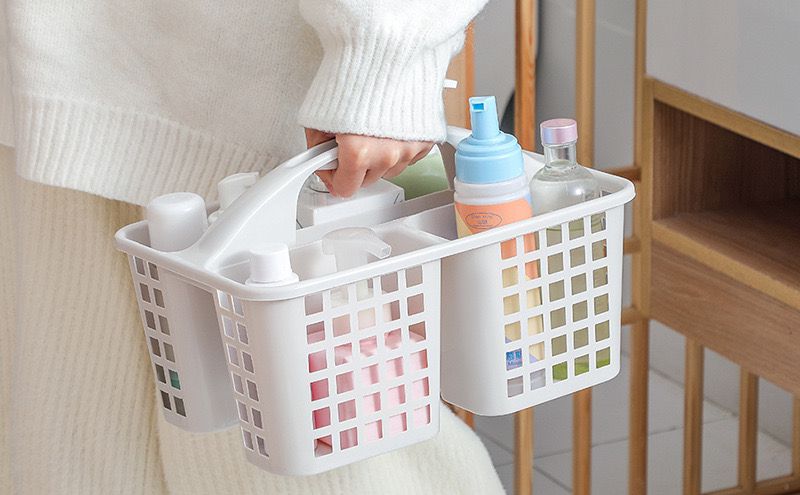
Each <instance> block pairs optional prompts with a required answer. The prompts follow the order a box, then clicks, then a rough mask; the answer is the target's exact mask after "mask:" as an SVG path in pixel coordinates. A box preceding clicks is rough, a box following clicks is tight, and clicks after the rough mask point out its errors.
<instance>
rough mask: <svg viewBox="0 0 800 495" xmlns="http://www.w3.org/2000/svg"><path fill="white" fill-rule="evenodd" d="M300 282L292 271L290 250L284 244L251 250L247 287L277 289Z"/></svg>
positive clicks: (267, 245)
mask: <svg viewBox="0 0 800 495" xmlns="http://www.w3.org/2000/svg"><path fill="white" fill-rule="evenodd" d="M299 280H300V278H299V277H298V276H297V274H296V273H294V272H293V271H292V263H291V260H290V259H289V248H288V247H287V246H286V244H284V243H282V242H269V243H266V244H264V245H262V246H261V247H259V248H257V249H251V250H250V277H248V278H247V281H245V284H246V285H253V286H258V287H276V286H280V285H289V284H293V283H296V282H298V281H299Z"/></svg>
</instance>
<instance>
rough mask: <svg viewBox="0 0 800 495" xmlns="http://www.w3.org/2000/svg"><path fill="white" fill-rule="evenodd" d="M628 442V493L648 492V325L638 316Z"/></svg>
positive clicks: (633, 343)
mask: <svg viewBox="0 0 800 495" xmlns="http://www.w3.org/2000/svg"><path fill="white" fill-rule="evenodd" d="M630 359H631V361H630V366H631V384H630V387H631V388H630V398H631V399H630V429H629V435H630V444H629V447H628V448H629V451H630V454H629V456H628V471H629V474H628V493H629V494H631V495H645V494H646V493H647V437H648V427H647V407H648V397H649V380H648V379H649V367H650V327H649V321H648V320H645V319H640V320H639V321H638V322H637V323H635V324H634V325H633V328H632V329H631V348H630Z"/></svg>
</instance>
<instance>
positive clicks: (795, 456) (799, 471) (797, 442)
mask: <svg viewBox="0 0 800 495" xmlns="http://www.w3.org/2000/svg"><path fill="white" fill-rule="evenodd" d="M792 409H793V411H792V474H794V475H795V476H797V477H800V397H795V398H794V405H793V407H792Z"/></svg>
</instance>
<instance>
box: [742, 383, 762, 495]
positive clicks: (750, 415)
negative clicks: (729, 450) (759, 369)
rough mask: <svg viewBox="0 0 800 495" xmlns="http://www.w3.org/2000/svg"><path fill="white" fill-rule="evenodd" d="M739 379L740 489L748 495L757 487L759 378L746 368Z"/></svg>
mask: <svg viewBox="0 0 800 495" xmlns="http://www.w3.org/2000/svg"><path fill="white" fill-rule="evenodd" d="M740 373H741V376H740V378H739V382H740V383H739V461H738V480H739V488H741V489H742V490H744V491H745V492H747V493H750V492H752V491H753V490H754V489H755V487H756V448H757V443H756V442H757V441H758V376H756V375H754V374H752V373H749V372H748V371H747V370H745V369H744V368H742V369H741V371H740Z"/></svg>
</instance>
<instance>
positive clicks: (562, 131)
mask: <svg viewBox="0 0 800 495" xmlns="http://www.w3.org/2000/svg"><path fill="white" fill-rule="evenodd" d="M540 129H541V131H542V144H567V143H571V142H573V141H577V140H578V123H577V122H575V121H574V120H572V119H550V120H545V121H544V122H542V125H541V126H540Z"/></svg>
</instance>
